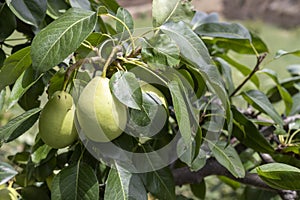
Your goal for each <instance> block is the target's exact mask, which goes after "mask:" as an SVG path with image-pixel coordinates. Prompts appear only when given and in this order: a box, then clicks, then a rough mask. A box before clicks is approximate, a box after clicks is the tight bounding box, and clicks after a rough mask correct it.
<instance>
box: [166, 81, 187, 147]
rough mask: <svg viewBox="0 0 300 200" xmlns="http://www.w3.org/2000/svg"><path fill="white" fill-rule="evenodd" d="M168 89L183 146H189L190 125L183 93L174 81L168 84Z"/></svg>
mask: <svg viewBox="0 0 300 200" xmlns="http://www.w3.org/2000/svg"><path fill="white" fill-rule="evenodd" d="M168 88H169V90H170V92H171V96H172V101H173V106H174V110H175V116H176V119H177V121H178V126H179V131H180V134H181V135H182V138H183V141H184V144H185V146H190V144H191V141H192V129H191V125H192V124H191V121H190V117H189V115H190V113H189V110H188V108H187V102H186V100H185V98H184V96H183V94H182V92H183V91H182V89H181V87H180V85H179V84H178V83H177V82H176V81H171V82H170V83H169V84H168Z"/></svg>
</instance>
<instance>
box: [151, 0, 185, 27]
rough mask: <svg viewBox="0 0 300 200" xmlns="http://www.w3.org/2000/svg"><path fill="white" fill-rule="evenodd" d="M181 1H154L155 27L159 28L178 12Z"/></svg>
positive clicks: (153, 15) (153, 16)
mask: <svg viewBox="0 0 300 200" xmlns="http://www.w3.org/2000/svg"><path fill="white" fill-rule="evenodd" d="M179 4H180V0H172V1H168V0H153V2H152V18H153V27H158V26H160V25H162V24H163V23H165V22H166V21H167V20H168V19H169V18H170V16H171V15H172V13H173V12H174V11H175V10H176V8H177V7H178V5H179Z"/></svg>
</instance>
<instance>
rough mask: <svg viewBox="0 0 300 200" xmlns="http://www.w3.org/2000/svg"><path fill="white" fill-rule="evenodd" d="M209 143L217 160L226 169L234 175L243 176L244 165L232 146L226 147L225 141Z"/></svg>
mask: <svg viewBox="0 0 300 200" xmlns="http://www.w3.org/2000/svg"><path fill="white" fill-rule="evenodd" d="M209 145H210V146H211V147H210V148H211V150H212V153H213V155H214V156H215V158H216V159H217V161H218V162H219V163H220V164H221V165H223V166H224V167H225V168H226V169H228V171H230V173H231V174H232V175H233V176H234V177H236V178H243V177H244V176H245V169H244V166H243V164H242V162H241V160H240V157H239V155H238V154H237V152H236V151H235V149H234V148H233V147H232V146H230V145H229V146H227V147H226V145H225V143H217V144H213V143H212V142H210V143H209Z"/></svg>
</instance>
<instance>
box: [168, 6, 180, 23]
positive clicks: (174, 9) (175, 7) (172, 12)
mask: <svg viewBox="0 0 300 200" xmlns="http://www.w3.org/2000/svg"><path fill="white" fill-rule="evenodd" d="M179 3H180V0H177V3H176V5H175V6H174V8H173V10H172V11H171V13H170V15H169V16H168V17H167V18H166V19H165V21H164V23H165V22H167V21H168V20H169V19H170V18H171V17H172V15H173V14H174V12H175V11H176V9H177V7H178V5H179Z"/></svg>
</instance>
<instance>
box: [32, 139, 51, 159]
mask: <svg viewBox="0 0 300 200" xmlns="http://www.w3.org/2000/svg"><path fill="white" fill-rule="evenodd" d="M51 150H52V148H51V147H49V146H48V145H46V144H43V145H41V146H39V147H38V148H37V149H36V150H35V151H34V152H33V153H32V154H31V155H30V156H31V160H32V162H33V163H35V164H38V163H40V162H41V161H42V160H43V159H45V158H47V156H48V154H49V152H50V151H51Z"/></svg>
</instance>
